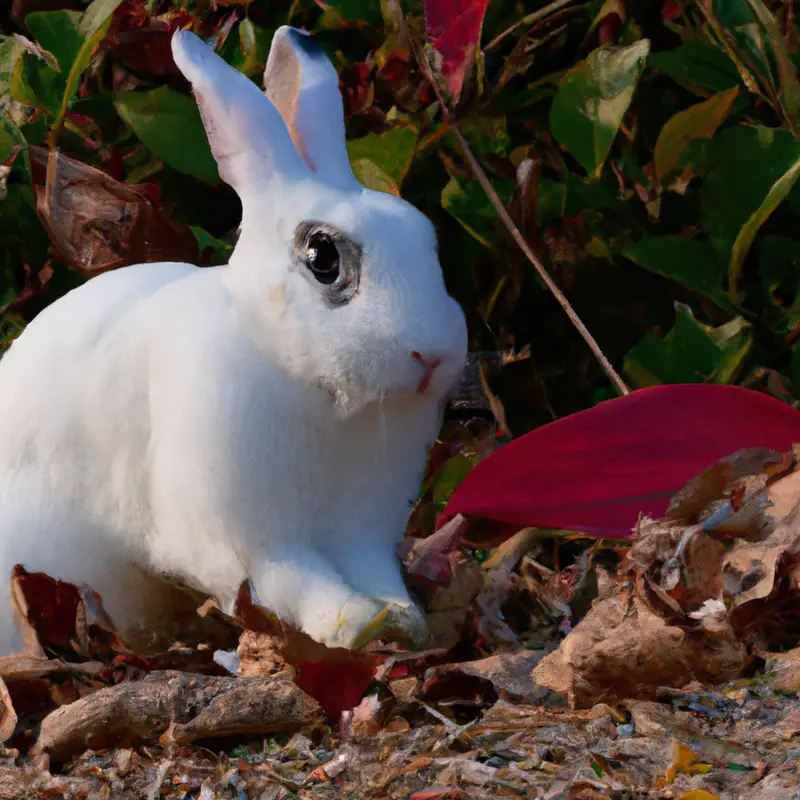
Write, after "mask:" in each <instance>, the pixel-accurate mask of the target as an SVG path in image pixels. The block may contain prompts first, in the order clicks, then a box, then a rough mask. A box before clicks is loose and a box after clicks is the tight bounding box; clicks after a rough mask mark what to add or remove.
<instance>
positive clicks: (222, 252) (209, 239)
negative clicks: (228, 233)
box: [189, 225, 233, 266]
mask: <svg viewBox="0 0 800 800" xmlns="http://www.w3.org/2000/svg"><path fill="white" fill-rule="evenodd" d="M189 229H190V230H191V232H192V233H193V234H194V238H195V239H197V245H198V248H199V250H200V254H201V255H202V254H203V253H205V251H206V250H209V249H210V250H211V258H210V263H211V265H212V266H214V265H217V264H227V263H228V259H229V258H230V256H231V251H232V250H233V247H232V245H230V244H228V243H227V242H223V241H222V240H221V239H217V238H216V237H215V236H212V235H211V234H210V233H209V232H208V231H207V230H206V229H205V228H201V227H200V226H199V225H190V226H189Z"/></svg>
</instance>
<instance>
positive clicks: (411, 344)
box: [172, 27, 467, 415]
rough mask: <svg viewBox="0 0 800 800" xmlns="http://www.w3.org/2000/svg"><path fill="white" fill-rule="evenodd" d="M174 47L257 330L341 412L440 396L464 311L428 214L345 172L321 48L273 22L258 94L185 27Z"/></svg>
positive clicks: (244, 302)
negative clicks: (218, 182) (223, 193)
mask: <svg viewBox="0 0 800 800" xmlns="http://www.w3.org/2000/svg"><path fill="white" fill-rule="evenodd" d="M172 49H173V55H174V58H175V62H176V64H177V66H178V67H179V69H180V70H181V72H182V73H183V74H184V75H185V76H186V78H187V79H188V80H189V82H190V83H191V84H192V88H193V91H194V94H195V97H196V98H197V103H198V106H199V108H200V113H201V117H202V119H203V123H204V125H205V128H206V131H207V134H208V138H209V142H210V145H211V150H212V152H213V154H214V157H215V158H216V160H217V163H218V165H219V171H220V176H221V177H222V179H223V180H224V181H225V182H227V183H228V184H230V185H231V186H232V187H233V188H234V189H235V190H236V192H237V194H238V195H239V197H240V198H241V201H242V223H241V230H240V236H239V239H238V241H237V245H236V247H235V249H234V252H233V254H232V257H231V262H230V264H231V275H230V281H231V292H232V295H233V296H234V298H235V304H236V308H235V309H234V313H236V314H238V315H239V316H240V318H241V320H242V324H244V325H245V326H246V327H247V329H248V331H249V333H250V335H251V336H252V337H253V339H254V340H255V341H256V342H257V343H258V345H259V346H260V347H261V348H262V349H264V350H266V351H268V352H269V354H270V357H272V358H274V359H275V360H277V361H279V362H280V364H281V368H282V369H283V370H285V371H286V372H288V373H289V374H290V375H291V376H292V378H293V379H295V380H297V381H301V382H307V383H310V384H313V385H315V386H318V387H320V388H321V389H323V390H325V391H326V392H327V393H328V394H329V395H330V397H331V398H332V402H333V403H334V405H335V407H336V409H338V412H339V413H340V414H344V415H347V414H350V413H353V412H354V411H356V410H358V409H359V408H361V407H363V406H364V405H365V404H367V403H371V402H375V401H384V400H386V401H391V399H392V398H393V397H396V396H405V397H407V396H408V395H413V394H417V393H419V394H423V395H427V396H428V397H430V398H432V399H435V400H436V401H437V402H438V401H440V400H441V398H442V397H444V396H445V395H446V394H447V393H448V391H449V390H451V389H452V388H454V385H455V383H456V381H457V379H458V378H459V376H460V374H461V371H462V368H463V364H464V358H465V355H466V344H467V334H466V325H465V320H464V316H463V313H462V311H461V309H460V307H459V306H458V304H457V303H456V302H455V301H454V300H453V299H452V298H451V297H450V296H449V295H448V294H447V291H446V289H445V285H444V281H443V277H442V271H441V267H440V264H439V260H438V254H437V242H436V235H435V232H434V228H433V226H432V224H431V223H430V221H429V220H428V219H427V218H426V217H425V216H424V215H423V214H421V213H420V212H419V211H418V210H417V209H415V208H414V207H413V206H412V205H410V204H409V203H407V202H405V201H404V200H402V199H400V198H399V197H395V196H393V195H389V194H385V193H382V192H376V191H372V190H370V189H367V188H366V187H364V186H363V185H362V184H361V183H359V181H358V180H357V179H356V178H355V176H354V175H353V172H352V170H351V168H350V162H349V159H348V156H347V149H346V145H345V129H344V114H343V107H342V98H341V94H340V91H339V82H338V77H337V74H336V71H335V69H334V67H333V65H332V64H331V63H330V61H329V60H328V58H327V57H326V56H325V54H324V52H323V51H322V50H321V49H320V48H319V47H318V46H317V45H316V44H315V43H314V42H313V41H312V39H311V37H310V36H309V35H308V34H306V33H303V32H301V31H299V30H297V29H293V28H290V27H282V28H280V29H279V30H278V31H277V32H276V33H275V36H274V39H273V41H272V48H271V51H270V55H269V60H268V62H267V66H266V70H265V73H264V84H265V89H266V92H265V93H262V92H261V91H260V90H259V89H258V87H257V86H256V85H255V84H254V83H253V82H252V81H250V80H249V79H248V78H247V77H246V76H244V75H243V74H242V73H240V72H238V71H237V70H235V69H233V68H232V67H230V66H229V65H228V64H226V63H225V62H224V61H223V60H222V59H221V58H220V57H219V56H217V55H216V54H215V53H214V52H213V51H212V50H211V48H209V47H208V46H206V45H205V44H204V43H203V42H202V41H201V40H200V39H198V38H197V37H196V36H194V35H193V34H191V33H187V32H180V31H179V32H176V33H175V35H174V38H173V40H172Z"/></svg>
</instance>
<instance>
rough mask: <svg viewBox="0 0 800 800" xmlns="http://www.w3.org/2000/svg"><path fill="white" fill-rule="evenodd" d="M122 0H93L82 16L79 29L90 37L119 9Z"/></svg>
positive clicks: (82, 33) (85, 36) (85, 35)
mask: <svg viewBox="0 0 800 800" xmlns="http://www.w3.org/2000/svg"><path fill="white" fill-rule="evenodd" d="M121 2H122V0H92V2H91V3H89V6H88V7H87V9H86V11H84V12H83V16H82V17H81V22H80V25H79V26H78V31H79V32H80V34H81V36H83V37H84V38H85V39H88V38H89V37H90V36H92V35H94V34H95V33H96V32H97V31H99V30H100V28H101V27H102V25H103V24H104V23H105V22H106V20H108V19H110V18H111V15H112V14H113V13H114V12H115V11H116V10H117V8H118V7H119V5H120V3H121Z"/></svg>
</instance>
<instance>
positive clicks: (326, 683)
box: [295, 653, 380, 721]
mask: <svg viewBox="0 0 800 800" xmlns="http://www.w3.org/2000/svg"><path fill="white" fill-rule="evenodd" d="M354 656H356V657H354V658H353V659H352V660H351V661H348V662H337V661H314V662H303V663H298V664H297V677H296V678H295V683H296V684H297V685H298V686H299V687H300V688H301V689H302V690H303V691H304V692H305V693H306V694H309V695H311V697H313V698H314V699H315V700H316V701H317V702H318V703H319V704H320V706H321V708H322V710H323V711H324V712H325V714H326V715H327V716H328V718H329V719H330V720H332V721H336V720H338V719H339V717H340V716H341V715H342V712H343V711H347V710H349V709H351V708H353V706H357V705H358V703H359V701H360V700H361V698H362V697H363V695H364V692H365V691H366V689H367V686H369V684H370V681H371V680H372V676H373V675H374V674H375V668H376V666H377V664H378V662H379V661H380V659H379V658H376V657H374V656H370V655H368V654H364V653H358V654H354Z"/></svg>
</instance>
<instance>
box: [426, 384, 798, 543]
mask: <svg viewBox="0 0 800 800" xmlns="http://www.w3.org/2000/svg"><path fill="white" fill-rule="evenodd" d="M795 442H800V412H797V411H795V410H794V409H793V408H791V407H790V406H787V405H785V404H784V403H781V402H780V401H778V400H775V399H774V398H772V397H769V396H768V395H765V394H761V393H760V392H754V391H751V390H750V389H742V388H739V387H735V386H717V385H706V384H687V385H670V386H658V387H654V388H651V389H641V390H639V391H637V392H633V393H632V394H630V395H628V396H626V397H620V398H617V399H615V400H608V401H606V402H604V403H600V404H599V405H597V406H595V407H594V408H591V409H588V410H587V411H581V412H579V413H577V414H573V415H572V416H569V417H564V418H563V419H560V420H557V421H556V422H552V423H550V424H548V425H544V426H542V427H541V428H537V429H536V430H534V431H532V432H531V433H528V434H526V435H524V436H521V437H520V438H519V439H516V440H515V441H513V442H511V443H510V444H508V445H506V446H505V447H503V448H502V449H500V450H498V451H497V452H495V453H493V454H492V455H490V456H488V457H487V458H485V459H484V460H483V461H481V462H479V463H478V465H477V466H476V467H475V469H474V470H473V471H472V472H471V473H470V474H469V475H468V476H467V478H466V479H465V480H464V481H463V482H462V483H461V485H460V486H459V487H458V489H457V490H456V491H455V493H454V494H453V496H452V497H451V499H450V502H449V503H448V505H447V507H446V508H445V510H444V513H443V514H442V515H441V516H440V518H439V520H438V525H440V526H441V525H442V524H444V523H445V522H446V521H447V520H448V519H451V518H452V517H453V516H455V515H456V514H464V515H467V516H473V517H480V518H483V519H491V520H496V521H498V522H504V523H509V524H513V525H518V526H520V527H522V526H538V527H548V528H566V529H568V530H576V531H584V532H586V533H590V534H594V535H596V536H609V537H615V538H627V537H629V536H630V535H631V529H632V528H633V526H634V525H635V524H636V521H637V519H638V517H639V514H640V512H644V513H646V514H648V515H650V516H651V517H656V516H660V515H661V514H663V513H664V511H665V510H666V508H667V504H668V502H669V498H670V497H671V496H672V495H673V494H674V493H675V492H677V491H678V490H679V489H680V488H681V487H682V486H683V485H684V484H685V483H686V481H688V480H689V479H690V478H692V477H694V476H695V475H697V474H698V473H700V472H702V471H703V470H704V469H705V468H706V467H708V466H710V465H711V464H713V463H714V462H715V461H717V460H718V459H720V458H723V457H724V456H727V455H730V454H732V453H734V452H736V451H737V450H739V449H741V448H743V447H770V448H774V449H776V450H786V449H788V448H789V447H790V446H791V445H792V444H793V443H795Z"/></svg>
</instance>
